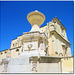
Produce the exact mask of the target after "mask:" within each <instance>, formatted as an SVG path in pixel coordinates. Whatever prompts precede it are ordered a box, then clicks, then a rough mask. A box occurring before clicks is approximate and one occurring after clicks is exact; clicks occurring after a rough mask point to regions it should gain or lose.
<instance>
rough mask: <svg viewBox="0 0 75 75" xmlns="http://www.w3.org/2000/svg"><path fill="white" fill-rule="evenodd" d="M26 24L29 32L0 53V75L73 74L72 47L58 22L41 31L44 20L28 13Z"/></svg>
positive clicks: (64, 30)
mask: <svg viewBox="0 0 75 75" xmlns="http://www.w3.org/2000/svg"><path fill="white" fill-rule="evenodd" d="M27 20H28V21H29V23H30V24H31V25H32V29H31V31H30V32H26V33H23V35H20V36H18V37H17V38H16V39H14V40H12V42H11V47H10V49H7V50H4V51H1V52H0V73H73V57H72V55H71V48H70V46H71V44H70V43H69V40H68V38H67V34H66V28H65V27H64V26H63V25H62V23H61V22H60V20H59V19H58V18H57V17H55V18H53V20H52V21H51V22H48V23H47V25H45V26H42V27H40V25H41V24H42V23H43V22H44V21H45V16H44V15H43V14H42V13H41V12H38V11H34V12H31V13H29V14H28V15H27Z"/></svg>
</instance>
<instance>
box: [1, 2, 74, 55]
mask: <svg viewBox="0 0 75 75" xmlns="http://www.w3.org/2000/svg"><path fill="white" fill-rule="evenodd" d="M73 5H74V4H73V1H60V2H59V1H53V2H52V1H38V2H37V1H31V2H30V1H22V2H21V1H13V2H12V1H6V2H5V1H2V2H1V1H0V14H1V18H0V25H1V37H0V42H1V43H0V51H2V50H5V49H9V48H10V45H11V41H12V40H13V39H15V38H17V37H18V36H19V35H22V34H23V32H28V31H30V30H31V25H30V23H29V22H28V21H27V14H28V13H29V12H31V11H34V10H38V11H40V12H42V13H43V14H44V15H45V17H46V20H45V22H44V23H43V24H42V26H43V25H46V24H47V22H49V21H52V19H53V18H54V17H55V16H57V18H58V19H59V20H61V23H62V24H63V25H64V26H65V27H66V29H67V31H66V32H67V36H68V39H69V40H70V43H71V53H72V55H73V34H74V33H73V31H74V28H73V27H74V24H73V23H74V19H73V18H74V15H73V14H74V10H73V9H74V7H73Z"/></svg>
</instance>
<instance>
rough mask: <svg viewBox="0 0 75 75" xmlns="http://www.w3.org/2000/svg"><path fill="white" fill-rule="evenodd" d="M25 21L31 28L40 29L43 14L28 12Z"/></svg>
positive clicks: (43, 19) (43, 17)
mask: <svg viewBox="0 0 75 75" xmlns="http://www.w3.org/2000/svg"><path fill="white" fill-rule="evenodd" d="M27 20H28V21H29V23H30V24H31V25H32V26H33V25H38V26H39V27H40V25H41V24H43V22H44V21H45V16H44V14H43V13H41V12H39V11H37V10H35V11H34V12H30V13H29V14H28V15H27Z"/></svg>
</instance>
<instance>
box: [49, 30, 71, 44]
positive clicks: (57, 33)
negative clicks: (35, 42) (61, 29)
mask: <svg viewBox="0 0 75 75" xmlns="http://www.w3.org/2000/svg"><path fill="white" fill-rule="evenodd" d="M50 33H55V34H57V35H58V36H59V37H60V38H61V39H63V40H64V41H66V42H67V43H68V44H69V45H71V44H70V43H69V42H68V41H67V40H65V39H64V38H63V37H62V36H61V35H60V34H58V33H57V32H56V31H55V30H53V31H51V32H50Z"/></svg>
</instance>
